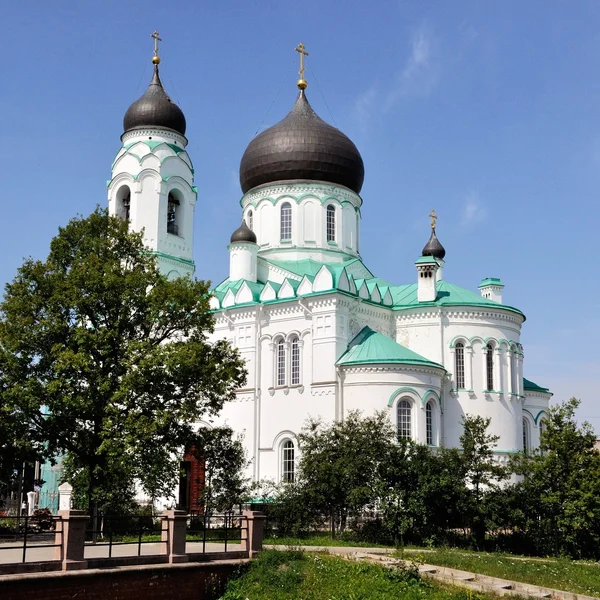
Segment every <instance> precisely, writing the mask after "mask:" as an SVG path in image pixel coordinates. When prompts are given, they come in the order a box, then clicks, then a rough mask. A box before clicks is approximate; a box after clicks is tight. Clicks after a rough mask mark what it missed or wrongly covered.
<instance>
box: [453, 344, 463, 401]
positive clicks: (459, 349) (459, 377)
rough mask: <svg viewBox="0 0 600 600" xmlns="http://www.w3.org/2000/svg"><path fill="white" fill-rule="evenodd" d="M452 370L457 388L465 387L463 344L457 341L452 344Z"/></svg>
mask: <svg viewBox="0 0 600 600" xmlns="http://www.w3.org/2000/svg"><path fill="white" fill-rule="evenodd" d="M454 372H455V374H456V375H455V382H456V389H457V390H464V389H465V345H464V344H463V342H458V343H457V344H456V345H455V346H454Z"/></svg>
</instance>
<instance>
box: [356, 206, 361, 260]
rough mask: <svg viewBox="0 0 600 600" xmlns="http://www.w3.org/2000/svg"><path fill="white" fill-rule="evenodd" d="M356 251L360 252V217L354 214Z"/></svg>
mask: <svg viewBox="0 0 600 600" xmlns="http://www.w3.org/2000/svg"><path fill="white" fill-rule="evenodd" d="M356 251H357V252H360V217H359V216H358V212H357V213H356Z"/></svg>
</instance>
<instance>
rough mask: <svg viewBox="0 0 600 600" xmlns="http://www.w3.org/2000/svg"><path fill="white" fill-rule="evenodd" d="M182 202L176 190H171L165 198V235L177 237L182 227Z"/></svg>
mask: <svg viewBox="0 0 600 600" xmlns="http://www.w3.org/2000/svg"><path fill="white" fill-rule="evenodd" d="M182 210H183V202H182V199H181V195H180V193H179V192H178V191H177V190H171V191H170V192H169V195H168V198H167V233H170V234H172V235H179V230H180V229H181V226H182Z"/></svg>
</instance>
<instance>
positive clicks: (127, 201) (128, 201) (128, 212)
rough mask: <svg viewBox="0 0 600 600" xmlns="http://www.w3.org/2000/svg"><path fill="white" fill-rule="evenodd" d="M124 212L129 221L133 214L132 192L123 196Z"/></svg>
mask: <svg viewBox="0 0 600 600" xmlns="http://www.w3.org/2000/svg"><path fill="white" fill-rule="evenodd" d="M123 213H124V216H125V220H126V221H129V217H130V216H131V194H130V193H128V194H127V196H125V198H123Z"/></svg>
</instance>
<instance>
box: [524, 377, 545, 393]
mask: <svg viewBox="0 0 600 600" xmlns="http://www.w3.org/2000/svg"><path fill="white" fill-rule="evenodd" d="M523 389H525V390H529V391H530V392H542V393H543V394H550V393H551V392H550V390H549V389H548V388H544V387H542V386H541V385H538V384H537V383H533V381H530V380H529V379H525V377H523Z"/></svg>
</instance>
